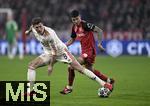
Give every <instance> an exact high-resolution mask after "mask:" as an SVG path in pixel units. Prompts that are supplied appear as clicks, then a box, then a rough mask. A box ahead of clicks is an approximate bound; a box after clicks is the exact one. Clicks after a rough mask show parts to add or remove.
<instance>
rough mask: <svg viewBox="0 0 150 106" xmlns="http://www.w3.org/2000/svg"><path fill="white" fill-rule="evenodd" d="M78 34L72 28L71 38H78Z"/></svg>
mask: <svg viewBox="0 0 150 106" xmlns="http://www.w3.org/2000/svg"><path fill="white" fill-rule="evenodd" d="M76 36H77V35H76V32H75V31H74V28H73V27H72V33H71V38H76Z"/></svg>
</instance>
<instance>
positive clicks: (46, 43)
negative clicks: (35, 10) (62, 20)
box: [32, 26, 67, 55]
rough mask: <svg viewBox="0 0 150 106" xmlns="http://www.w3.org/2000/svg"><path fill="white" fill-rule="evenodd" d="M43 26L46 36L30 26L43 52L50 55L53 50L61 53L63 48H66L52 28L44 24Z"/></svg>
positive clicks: (58, 53)
mask: <svg viewBox="0 0 150 106" xmlns="http://www.w3.org/2000/svg"><path fill="white" fill-rule="evenodd" d="M44 28H45V30H46V31H48V33H49V35H48V36H43V35H40V34H38V33H37V31H36V30H35V29H34V28H32V32H33V34H34V35H35V37H36V39H37V40H38V41H40V43H41V44H42V47H43V50H44V53H46V54H50V55H52V54H53V53H54V51H56V55H62V54H63V52H64V49H67V47H66V45H65V44H64V43H63V42H62V41H61V40H60V39H59V38H58V36H57V34H56V33H55V31H54V30H53V29H51V28H49V27H46V26H44ZM54 49H56V50H54Z"/></svg>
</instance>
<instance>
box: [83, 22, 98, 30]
mask: <svg viewBox="0 0 150 106" xmlns="http://www.w3.org/2000/svg"><path fill="white" fill-rule="evenodd" d="M83 28H84V30H85V31H94V28H95V25H94V24H91V23H88V22H83Z"/></svg>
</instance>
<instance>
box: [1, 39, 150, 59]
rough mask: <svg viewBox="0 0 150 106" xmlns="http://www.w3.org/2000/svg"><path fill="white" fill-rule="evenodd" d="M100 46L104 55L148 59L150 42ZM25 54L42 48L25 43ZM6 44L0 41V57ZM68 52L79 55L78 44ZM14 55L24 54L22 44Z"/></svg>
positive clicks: (74, 44)
mask: <svg viewBox="0 0 150 106" xmlns="http://www.w3.org/2000/svg"><path fill="white" fill-rule="evenodd" d="M102 45H103V46H104V48H106V53H104V54H106V55H110V56H112V57H117V56H120V55H146V56H149V57H150V40H141V41H132V40H130V41H119V40H106V41H103V43H102ZM25 46H26V49H25V53H26V54H31V55H38V54H41V53H42V52H43V49H42V46H41V44H40V43H39V42H37V41H36V40H34V39H32V40H30V41H28V42H27V43H26V45H25ZM7 47H8V44H7V42H6V41H2V40H1V41H0V55H6V54H7ZM68 48H69V50H70V52H71V53H73V54H74V55H79V54H80V53H81V46H80V43H79V42H75V43H73V44H72V45H71V46H69V47H68ZM96 50H97V54H102V53H100V50H99V49H98V47H96ZM14 52H15V53H17V54H18V53H24V49H23V42H21V41H19V42H18V44H17V48H14Z"/></svg>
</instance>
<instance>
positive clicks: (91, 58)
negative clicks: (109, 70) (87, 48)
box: [81, 52, 96, 65]
mask: <svg viewBox="0 0 150 106" xmlns="http://www.w3.org/2000/svg"><path fill="white" fill-rule="evenodd" d="M81 57H82V58H83V59H84V61H85V63H86V64H91V65H92V64H93V63H94V62H95V57H96V54H93V52H88V53H82V54H81Z"/></svg>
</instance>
